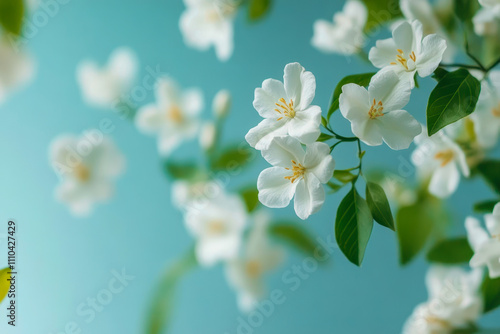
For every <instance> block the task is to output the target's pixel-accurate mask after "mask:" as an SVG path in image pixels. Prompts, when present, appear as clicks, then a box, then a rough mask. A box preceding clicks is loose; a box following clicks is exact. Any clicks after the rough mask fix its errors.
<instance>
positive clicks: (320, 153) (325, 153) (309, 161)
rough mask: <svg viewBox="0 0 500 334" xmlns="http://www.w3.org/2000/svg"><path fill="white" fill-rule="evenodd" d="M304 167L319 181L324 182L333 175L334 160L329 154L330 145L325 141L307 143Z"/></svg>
mask: <svg viewBox="0 0 500 334" xmlns="http://www.w3.org/2000/svg"><path fill="white" fill-rule="evenodd" d="M304 167H306V168H307V170H308V171H309V172H310V173H312V174H314V176H316V177H317V178H318V180H319V182H321V183H326V182H328V180H330V179H331V178H332V176H333V170H334V168H335V161H334V160H333V158H332V156H331V155H330V147H329V146H328V145H327V144H325V143H319V142H317V143H313V144H310V145H307V148H306V155H305V157H304Z"/></svg>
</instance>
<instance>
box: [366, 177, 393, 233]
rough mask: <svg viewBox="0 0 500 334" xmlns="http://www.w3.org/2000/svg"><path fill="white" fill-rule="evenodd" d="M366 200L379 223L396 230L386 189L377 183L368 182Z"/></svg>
mask: <svg viewBox="0 0 500 334" xmlns="http://www.w3.org/2000/svg"><path fill="white" fill-rule="evenodd" d="M366 201H367V203H368V207H369V208H370V211H371V213H372V216H373V219H375V221H376V222H377V223H379V224H380V225H382V226H385V227H387V228H390V229H391V230H393V231H394V230H395V227H394V218H393V217H392V212H391V207H390V206H389V201H388V200H387V196H386V195H385V192H384V189H383V188H382V187H381V186H379V185H378V184H376V183H373V182H367V183H366Z"/></svg>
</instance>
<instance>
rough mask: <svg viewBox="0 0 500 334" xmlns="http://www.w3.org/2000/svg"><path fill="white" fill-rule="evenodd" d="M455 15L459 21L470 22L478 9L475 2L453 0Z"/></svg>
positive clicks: (470, 0) (471, 0)
mask: <svg viewBox="0 0 500 334" xmlns="http://www.w3.org/2000/svg"><path fill="white" fill-rule="evenodd" d="M454 7H455V15H457V17H458V18H459V19H460V20H461V21H469V20H472V17H473V16H474V14H475V13H476V11H477V9H478V8H479V5H478V2H477V1H476V0H455V6H454Z"/></svg>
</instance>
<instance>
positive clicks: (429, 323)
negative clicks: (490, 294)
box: [403, 266, 483, 334]
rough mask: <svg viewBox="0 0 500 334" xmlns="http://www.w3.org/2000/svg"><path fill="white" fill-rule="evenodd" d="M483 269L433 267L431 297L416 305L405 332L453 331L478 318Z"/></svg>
mask: <svg viewBox="0 0 500 334" xmlns="http://www.w3.org/2000/svg"><path fill="white" fill-rule="evenodd" d="M482 276H483V274H482V271H481V270H473V271H471V272H466V271H464V270H463V269H462V268H459V267H441V266H435V267H431V269H429V271H428V273H427V280H426V283H427V284H426V285H427V290H428V292H429V299H428V301H427V302H426V303H423V304H420V305H419V306H417V307H416V308H415V311H414V312H413V314H412V315H411V317H410V318H409V319H408V320H407V322H406V324H405V326H404V329H403V334H433V333H435V334H438V333H439V334H451V333H452V332H453V330H454V329H459V328H463V327H467V326H468V325H469V324H470V323H474V322H476V321H477V320H478V319H479V317H480V316H481V313H482V307H483V306H482V305H483V301H482V298H481V296H480V293H479V287H480V285H481V281H482Z"/></svg>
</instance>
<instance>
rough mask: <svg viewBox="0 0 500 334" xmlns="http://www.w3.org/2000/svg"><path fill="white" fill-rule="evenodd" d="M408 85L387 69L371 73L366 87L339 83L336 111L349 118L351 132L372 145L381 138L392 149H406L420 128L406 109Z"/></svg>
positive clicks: (408, 98)
mask: <svg viewBox="0 0 500 334" xmlns="http://www.w3.org/2000/svg"><path fill="white" fill-rule="evenodd" d="M410 94H411V88H410V84H409V82H407V81H400V80H399V78H398V76H397V75H396V74H395V73H393V72H392V71H391V72H382V73H380V74H377V75H375V76H374V77H373V78H372V80H371V82H370V86H369V87H368V90H366V89H365V88H364V87H361V86H358V85H356V84H347V85H344V86H343V87H342V94H340V100H339V101H340V111H341V113H342V115H343V116H344V117H345V118H346V119H348V120H349V121H350V122H351V129H352V132H353V133H354V135H356V136H357V137H358V138H359V139H361V140H362V141H363V142H364V143H366V144H368V145H371V146H376V145H381V144H382V141H384V142H385V143H387V145H389V147H390V148H392V149H393V150H401V149H406V148H408V147H409V146H410V144H411V142H412V141H413V139H414V138H415V137H416V136H417V135H419V134H420V133H421V132H422V126H421V125H420V123H419V122H418V121H417V120H416V119H415V118H413V116H412V115H410V114H409V113H408V112H407V111H405V110H402V108H403V107H404V106H406V104H407V103H408V101H410Z"/></svg>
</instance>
